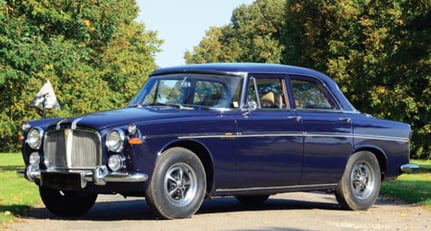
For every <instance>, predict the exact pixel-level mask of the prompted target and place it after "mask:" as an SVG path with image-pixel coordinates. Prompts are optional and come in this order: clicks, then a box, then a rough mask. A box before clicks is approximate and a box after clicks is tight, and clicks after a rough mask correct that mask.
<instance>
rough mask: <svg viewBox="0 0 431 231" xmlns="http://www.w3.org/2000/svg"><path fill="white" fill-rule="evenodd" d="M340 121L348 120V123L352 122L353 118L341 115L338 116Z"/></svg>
mask: <svg viewBox="0 0 431 231" xmlns="http://www.w3.org/2000/svg"><path fill="white" fill-rule="evenodd" d="M338 121H346V123H348V124H350V123H352V119H350V118H348V117H340V118H338Z"/></svg>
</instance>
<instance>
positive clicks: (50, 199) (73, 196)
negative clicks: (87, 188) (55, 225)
mask: <svg viewBox="0 0 431 231" xmlns="http://www.w3.org/2000/svg"><path fill="white" fill-rule="evenodd" d="M39 193H40V197H41V198H42V201H43V203H44V204H45V207H46V208H47V209H48V210H49V211H50V212H51V213H53V214H55V215H57V216H61V217H73V216H80V215H83V214H85V213H86V212H87V211H88V210H90V208H91V207H93V205H94V203H95V202H96V199H97V194H95V193H86V192H75V191H60V190H54V189H48V188H43V187H39Z"/></svg>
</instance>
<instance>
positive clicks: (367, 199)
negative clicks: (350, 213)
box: [335, 151, 381, 210]
mask: <svg viewBox="0 0 431 231" xmlns="http://www.w3.org/2000/svg"><path fill="white" fill-rule="evenodd" d="M380 184H381V173H380V165H379V162H378V160H377V158H376V156H375V155H374V154H373V153H371V152H367V151H361V152H357V153H355V154H353V155H352V156H351V157H350V158H349V160H348V161H347V165H346V169H345V171H344V175H343V177H342V178H341V181H340V182H339V184H338V186H337V188H336V190H335V196H336V198H337V201H338V203H339V204H340V205H341V207H343V208H345V209H351V210H367V209H369V208H370V207H371V206H372V205H373V204H374V202H375V201H376V199H377V196H378V195H379V192H380Z"/></svg>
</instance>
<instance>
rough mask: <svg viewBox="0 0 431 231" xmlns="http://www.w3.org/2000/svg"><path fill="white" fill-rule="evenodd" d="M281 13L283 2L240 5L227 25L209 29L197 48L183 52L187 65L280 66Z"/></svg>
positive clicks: (259, 0)
mask: <svg viewBox="0 0 431 231" xmlns="http://www.w3.org/2000/svg"><path fill="white" fill-rule="evenodd" d="M284 9H285V1H284V0H257V1H255V2H254V3H253V4H251V5H241V6H240V7H238V8H237V9H235V10H234V11H233V13H232V18H231V22H230V24H228V25H225V26H222V27H211V28H210V30H209V31H207V33H206V36H205V38H203V39H202V41H201V42H200V44H199V46H196V47H194V48H193V52H190V51H187V52H186V54H185V59H186V63H208V62H264V63H265V62H267V63H279V62H280V61H281V54H282V51H283V48H282V46H281V45H280V43H279V42H280V37H281V35H282V30H283V24H284V20H283V17H284V14H285V13H284Z"/></svg>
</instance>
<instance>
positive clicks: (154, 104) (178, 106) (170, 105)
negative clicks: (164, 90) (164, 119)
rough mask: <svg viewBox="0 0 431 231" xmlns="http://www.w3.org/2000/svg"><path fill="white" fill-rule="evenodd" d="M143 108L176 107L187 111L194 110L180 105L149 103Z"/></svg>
mask: <svg viewBox="0 0 431 231" xmlns="http://www.w3.org/2000/svg"><path fill="white" fill-rule="evenodd" d="M142 106H143V107H174V108H178V109H185V110H192V109H193V107H188V106H184V105H182V104H179V103H160V102H157V103H149V104H143V105H142Z"/></svg>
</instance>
